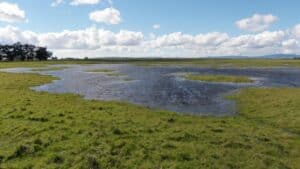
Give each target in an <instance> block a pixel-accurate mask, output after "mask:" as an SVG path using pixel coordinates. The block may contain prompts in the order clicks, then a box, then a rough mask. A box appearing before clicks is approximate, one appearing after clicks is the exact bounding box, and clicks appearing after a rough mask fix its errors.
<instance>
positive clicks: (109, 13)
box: [90, 8, 121, 25]
mask: <svg viewBox="0 0 300 169" xmlns="http://www.w3.org/2000/svg"><path fill="white" fill-rule="evenodd" d="M90 20H92V21H94V22H98V23H106V24H110V25H116V24H119V23H120V22H121V14H120V11H118V10H117V9H114V8H106V9H104V10H99V11H94V12H91V13H90Z"/></svg>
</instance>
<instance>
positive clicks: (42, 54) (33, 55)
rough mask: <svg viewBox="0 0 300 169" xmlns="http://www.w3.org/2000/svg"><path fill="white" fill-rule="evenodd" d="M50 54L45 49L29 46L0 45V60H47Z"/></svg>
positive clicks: (18, 44)
mask: <svg viewBox="0 0 300 169" xmlns="http://www.w3.org/2000/svg"><path fill="white" fill-rule="evenodd" d="M51 56H52V53H51V52H49V51H47V48H46V47H36V46H34V45H30V44H21V43H20V42H18V43H15V44H13V45H0V60H8V61H14V60H21V61H25V60H34V59H36V60H47V59H48V58H50V57H51Z"/></svg>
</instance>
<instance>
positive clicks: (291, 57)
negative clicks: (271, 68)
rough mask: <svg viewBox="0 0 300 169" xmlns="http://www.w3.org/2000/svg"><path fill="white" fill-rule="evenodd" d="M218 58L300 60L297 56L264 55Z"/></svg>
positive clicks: (299, 56)
mask: <svg viewBox="0 0 300 169" xmlns="http://www.w3.org/2000/svg"><path fill="white" fill-rule="evenodd" d="M216 58H233V59H237V58H265V59H293V58H300V55H296V54H271V55H264V56H220V57H216Z"/></svg>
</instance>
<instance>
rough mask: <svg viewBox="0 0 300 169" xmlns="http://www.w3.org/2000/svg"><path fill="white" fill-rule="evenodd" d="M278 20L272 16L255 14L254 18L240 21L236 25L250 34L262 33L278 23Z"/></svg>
mask: <svg viewBox="0 0 300 169" xmlns="http://www.w3.org/2000/svg"><path fill="white" fill-rule="evenodd" d="M277 20H278V18H277V17H276V16H274V15H272V14H268V15H261V14H254V15H253V16H252V17H250V18H245V19H242V20H239V21H237V22H236V23H235V24H236V26H237V27H238V28H239V29H241V30H245V31H250V32H261V31H264V30H267V29H268V28H269V27H270V25H271V24H273V23H274V22H276V21H277Z"/></svg>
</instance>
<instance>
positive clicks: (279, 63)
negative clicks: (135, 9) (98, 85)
mask: <svg viewBox="0 0 300 169" xmlns="http://www.w3.org/2000/svg"><path fill="white" fill-rule="evenodd" d="M105 63H109V64H120V63H129V64H135V65H139V66H159V65H160V66H166V65H182V66H184V65H194V66H201V67H213V68H224V67H225V68H226V67H238V68H240V67H261V68H263V67H300V59H208V58H205V59H120V58H119V59H94V60H58V61H46V62H45V61H42V62H38V61H33V62H4V63H0V68H9V67H17V66H20V65H22V66H23V67H41V66H45V65H53V64H81V65H88V64H105Z"/></svg>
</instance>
